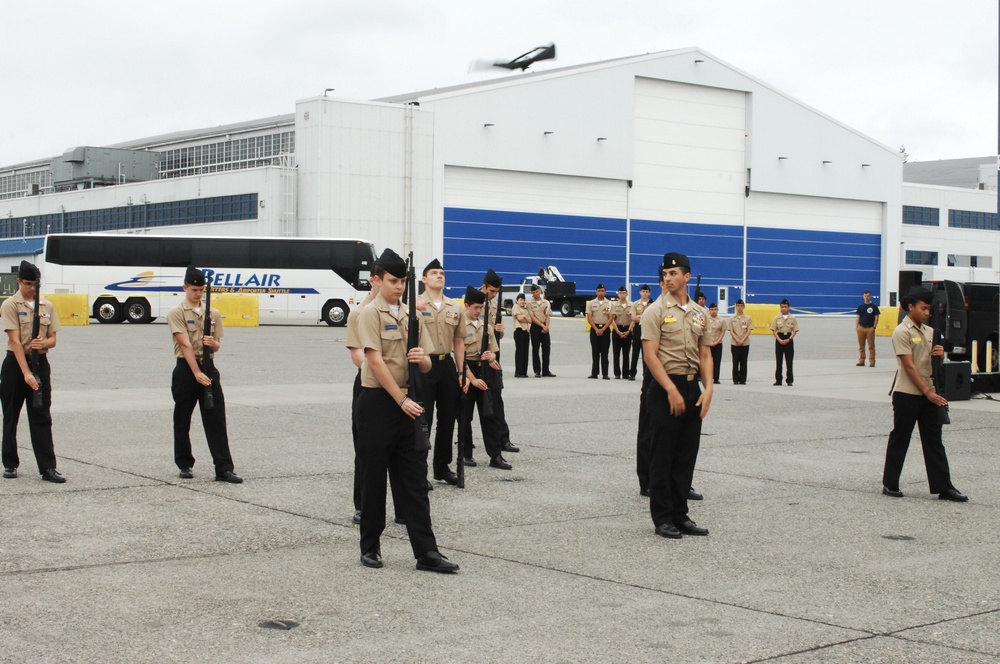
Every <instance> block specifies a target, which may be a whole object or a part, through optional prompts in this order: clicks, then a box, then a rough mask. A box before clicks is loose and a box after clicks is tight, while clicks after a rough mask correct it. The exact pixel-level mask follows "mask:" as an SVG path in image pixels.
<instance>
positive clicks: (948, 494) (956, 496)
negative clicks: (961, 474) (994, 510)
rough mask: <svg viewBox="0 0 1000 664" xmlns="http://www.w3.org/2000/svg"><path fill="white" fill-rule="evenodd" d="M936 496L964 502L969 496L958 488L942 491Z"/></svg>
mask: <svg viewBox="0 0 1000 664" xmlns="http://www.w3.org/2000/svg"><path fill="white" fill-rule="evenodd" d="M938 498H939V499H941V500H951V501H953V502H956V503H965V502H968V501H969V497H968V496H967V495H965V494H964V493H962V492H961V491H959V490H958V489H948V490H947V491H945V492H944V493H939V494H938Z"/></svg>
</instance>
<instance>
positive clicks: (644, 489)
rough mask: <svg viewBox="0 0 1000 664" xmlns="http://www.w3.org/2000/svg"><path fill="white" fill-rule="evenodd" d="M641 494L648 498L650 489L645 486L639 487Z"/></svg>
mask: <svg viewBox="0 0 1000 664" xmlns="http://www.w3.org/2000/svg"><path fill="white" fill-rule="evenodd" d="M639 495H640V496H646V497H647V498H649V489H647V488H646V487H644V486H643V487H639Z"/></svg>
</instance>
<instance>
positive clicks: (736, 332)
mask: <svg viewBox="0 0 1000 664" xmlns="http://www.w3.org/2000/svg"><path fill="white" fill-rule="evenodd" d="M744 307H745V305H744V304H743V300H742V299H739V300H736V315H735V316H733V317H732V318H730V319H729V326H728V329H729V351H730V353H731V354H732V356H733V385H746V384H747V358H748V357H749V355H750V333H751V332H753V319H751V318H750V316H747V315H746V314H744V313H743V309H744Z"/></svg>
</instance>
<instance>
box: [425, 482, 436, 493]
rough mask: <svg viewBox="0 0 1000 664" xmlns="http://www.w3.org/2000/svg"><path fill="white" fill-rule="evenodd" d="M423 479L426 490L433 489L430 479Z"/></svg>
mask: <svg viewBox="0 0 1000 664" xmlns="http://www.w3.org/2000/svg"><path fill="white" fill-rule="evenodd" d="M424 481H425V482H427V490H428V491H433V490H434V485H433V484H431V481H430V480H424Z"/></svg>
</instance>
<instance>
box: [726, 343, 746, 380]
mask: <svg viewBox="0 0 1000 664" xmlns="http://www.w3.org/2000/svg"><path fill="white" fill-rule="evenodd" d="M729 350H730V351H731V352H732V355H733V382H734V383H745V382H747V357H748V356H749V355H750V346H749V344H748V345H746V346H737V345H736V344H732V345H731V346H729Z"/></svg>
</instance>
